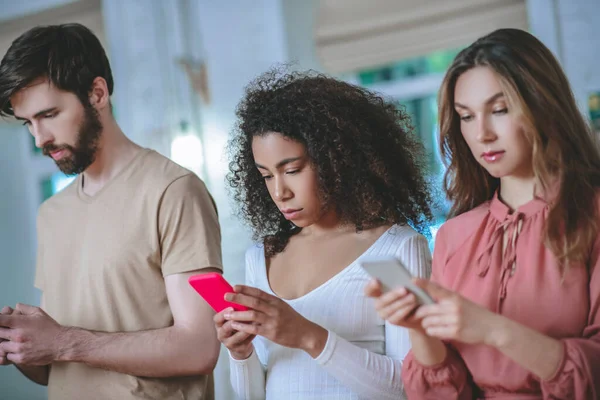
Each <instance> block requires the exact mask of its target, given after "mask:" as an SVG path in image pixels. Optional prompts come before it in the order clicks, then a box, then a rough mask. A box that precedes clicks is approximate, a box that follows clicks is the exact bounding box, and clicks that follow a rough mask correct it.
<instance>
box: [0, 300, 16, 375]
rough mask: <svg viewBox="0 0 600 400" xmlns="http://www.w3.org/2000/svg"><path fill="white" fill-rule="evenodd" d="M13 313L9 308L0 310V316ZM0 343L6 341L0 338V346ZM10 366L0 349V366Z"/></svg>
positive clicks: (0, 327)
mask: <svg viewBox="0 0 600 400" xmlns="http://www.w3.org/2000/svg"><path fill="white" fill-rule="evenodd" d="M13 312H14V310H13V309H12V308H10V307H4V308H3V309H2V310H0V315H11V314H12V313H13ZM2 328H3V327H2V326H0V329H2ZM2 342H6V339H3V338H1V337H0V344H2ZM10 364H12V363H11V362H10V361H9V360H8V359H7V358H6V353H5V352H4V351H3V350H2V348H1V347H0V365H10Z"/></svg>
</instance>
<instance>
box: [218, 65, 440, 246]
mask: <svg viewBox="0 0 600 400" xmlns="http://www.w3.org/2000/svg"><path fill="white" fill-rule="evenodd" d="M236 115H237V117H238V121H237V124H236V127H235V129H234V133H233V138H232V139H231V140H230V142H229V145H228V148H229V152H230V163H229V169H230V172H229V174H228V175H227V181H228V182H229V185H230V187H231V189H232V191H233V199H234V201H235V202H236V203H237V205H238V208H239V210H238V214H239V215H240V216H241V217H242V219H244V220H245V221H246V223H247V224H248V225H250V227H251V228H252V230H253V234H254V235H253V238H254V240H259V241H262V242H263V243H264V244H265V255H266V256H267V257H272V256H274V255H275V254H277V253H280V252H281V251H283V250H284V249H285V247H286V245H287V243H288V242H289V239H290V237H291V236H292V235H294V234H295V233H298V232H299V231H300V228H298V227H296V226H295V225H293V224H291V223H290V222H289V221H287V220H286V219H285V218H284V216H283V215H282V214H281V213H280V211H279V210H278V208H277V206H276V205H275V203H274V202H273V200H272V199H271V197H270V195H269V192H268V190H267V187H266V185H265V182H264V179H263V178H262V176H261V174H260V173H259V171H258V170H257V168H256V166H255V162H254V157H253V154H252V139H253V138H254V137H255V136H262V135H266V134H269V133H272V132H276V133H279V134H281V135H283V136H285V137H287V138H289V139H292V140H294V141H296V142H299V143H301V144H303V145H304V146H305V147H306V151H307V155H308V157H309V159H310V161H311V163H312V164H313V166H314V167H315V170H316V171H317V175H318V182H319V188H320V196H321V199H322V200H323V203H324V206H325V207H326V208H329V207H335V210H336V213H337V215H338V216H339V218H340V220H341V221H342V222H343V223H348V224H352V225H354V226H356V229H357V231H361V230H363V229H370V228H373V227H377V226H382V225H385V224H390V225H391V224H410V225H411V226H413V227H414V228H415V229H416V230H417V231H420V232H422V233H424V234H427V227H428V222H429V221H430V220H431V219H432V212H431V208H430V204H431V203H432V198H433V196H432V195H431V191H430V186H429V183H428V180H427V179H426V173H425V171H426V168H425V164H426V157H425V151H424V148H423V146H422V145H421V143H420V142H419V140H418V138H417V137H416V135H415V134H414V133H413V128H412V126H411V123H410V117H409V116H408V114H407V113H406V112H405V111H404V109H402V108H399V107H398V105H397V104H396V103H394V102H393V101H386V100H384V99H383V98H382V97H380V96H378V95H377V94H374V93H372V92H370V91H368V90H366V89H364V88H361V87H358V86H354V85H351V84H349V83H346V82H343V81H340V80H337V79H334V78H331V77H328V76H325V75H322V74H319V73H316V72H313V71H308V72H283V71H281V70H278V69H273V70H270V71H268V72H266V73H264V74H263V75H261V76H259V77H258V78H257V79H255V80H254V81H253V82H251V83H250V84H249V85H248V87H247V88H246V91H245V96H244V98H243V99H242V101H241V102H240V104H239V105H238V108H237V110H236Z"/></svg>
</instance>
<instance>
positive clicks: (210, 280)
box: [188, 272, 248, 313]
mask: <svg viewBox="0 0 600 400" xmlns="http://www.w3.org/2000/svg"><path fill="white" fill-rule="evenodd" d="M188 282H189V284H190V285H191V286H192V287H193V288H194V290H196V292H198V294H199V295H200V296H202V298H203V299H204V300H205V301H206V302H207V303H208V304H209V305H210V306H211V307H212V308H213V310H215V312H217V313H220V312H221V311H223V310H224V309H226V308H228V307H232V308H233V309H234V310H235V311H247V310H248V308H247V307H245V306H242V305H240V304H235V303H231V302H229V301H227V300H225V294H226V293H233V287H232V286H231V285H230V284H229V282H227V281H226V280H225V278H223V275H221V274H219V273H216V272H209V273H206V274H200V275H194V276H191V277H190V278H189V279H188Z"/></svg>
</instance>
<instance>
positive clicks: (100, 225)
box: [35, 149, 222, 400]
mask: <svg viewBox="0 0 600 400" xmlns="http://www.w3.org/2000/svg"><path fill="white" fill-rule="evenodd" d="M207 267H216V268H222V262H221V234H220V229H219V224H218V218H217V213H216V208H215V205H214V202H213V200H212V198H211V196H210V194H209V192H208V190H207V189H206V187H205V186H204V183H203V182H202V181H201V180H200V179H199V178H198V177H197V176H196V175H194V174H193V173H191V172H189V171H188V170H186V169H184V168H182V167H180V166H178V165H177V164H175V163H173V162H172V161H170V160H169V159H167V158H166V157H163V156H161V155H160V154H158V153H156V152H154V151H152V150H148V149H143V150H140V151H139V153H138V154H137V155H136V156H135V158H134V159H133V160H132V162H131V163H130V164H129V165H128V166H127V167H126V168H125V169H124V170H123V171H121V172H120V173H119V174H118V175H117V176H116V177H114V178H113V179H112V180H111V181H110V182H108V183H107V184H106V185H105V186H104V187H103V188H102V189H101V190H100V191H99V192H98V193H96V194H95V195H94V196H93V197H90V196H87V195H86V194H85V193H83V190H82V176H81V175H80V176H79V177H78V178H77V179H76V180H75V181H74V182H73V184H71V185H70V186H69V187H67V188H65V189H64V190H63V191H62V192H60V193H58V194H56V195H55V196H53V197H51V198H50V199H48V200H47V201H46V202H45V203H44V204H43V205H42V206H41V207H40V210H39V215H38V261H37V272H36V281H35V285H36V287H38V288H39V289H40V290H42V291H43V293H44V303H45V309H46V311H47V312H48V313H49V314H50V316H52V317H53V318H55V319H56V320H57V322H58V323H60V324H62V325H66V326H76V327H81V328H84V329H88V330H94V331H103V332H135V331H143V330H149V329H158V328H165V327H168V326H171V325H172V324H173V316H172V314H171V310H170V308H169V304H168V301H167V293H166V288H165V283H164V277H165V276H167V275H170V274H177V273H182V272H188V271H193V270H198V269H202V268H207ZM206 323H212V321H206ZM48 393H49V399H50V400H70V399H74V400H78V399H88V400H92V399H94V400H95V399H102V400H105V399H107V400H112V399H114V400H117V399H118V400H126V399H157V400H158V399H160V400H170V399H194V400H196V399H213V398H214V390H213V378H212V375H210V376H194V377H187V378H169V379H155V378H139V377H135V376H130V375H125V374H120V373H116V372H111V371H106V370H102V369H98V368H91V367H89V366H86V365H84V364H80V363H54V364H53V365H52V368H51V372H50V381H49V384H48Z"/></svg>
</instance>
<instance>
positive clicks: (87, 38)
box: [0, 23, 113, 116]
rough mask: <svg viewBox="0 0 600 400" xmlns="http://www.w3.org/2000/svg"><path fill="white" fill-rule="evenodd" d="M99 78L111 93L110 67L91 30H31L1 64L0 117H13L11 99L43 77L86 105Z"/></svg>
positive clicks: (72, 27)
mask: <svg viewBox="0 0 600 400" xmlns="http://www.w3.org/2000/svg"><path fill="white" fill-rule="evenodd" d="M97 77H101V78H104V80H105V81H106V85H107V86H108V92H109V94H112V92H113V77H112V72H111V70H110V64H109V62H108V58H107V57H106V53H105V51H104V48H103V47H102V44H100V41H99V40H98V38H97V37H96V35H94V34H93V33H92V31H90V30H89V29H88V28H86V27H85V26H83V25H81V24H75V23H71V24H63V25H50V26H38V27H35V28H32V29H30V30H28V31H27V32H25V33H24V34H22V35H21V36H19V37H18V38H17V39H16V40H15V41H14V42H13V43H12V44H11V46H10V48H9V49H8V51H7V52H6V55H4V57H3V58H2V62H0V116H11V115H13V109H12V106H11V104H10V98H11V96H13V95H14V94H15V93H17V92H18V91H20V90H22V89H24V88H26V87H27V86H29V85H31V83H33V82H34V81H36V80H38V79H40V78H47V79H48V81H49V82H50V83H51V84H52V85H54V86H55V87H57V88H58V89H61V90H64V91H67V92H71V93H74V94H75V95H76V96H77V97H78V98H79V100H80V101H81V103H82V104H83V105H87V104H89V92H90V89H91V88H92V82H93V81H94V79H96V78H97Z"/></svg>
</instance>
